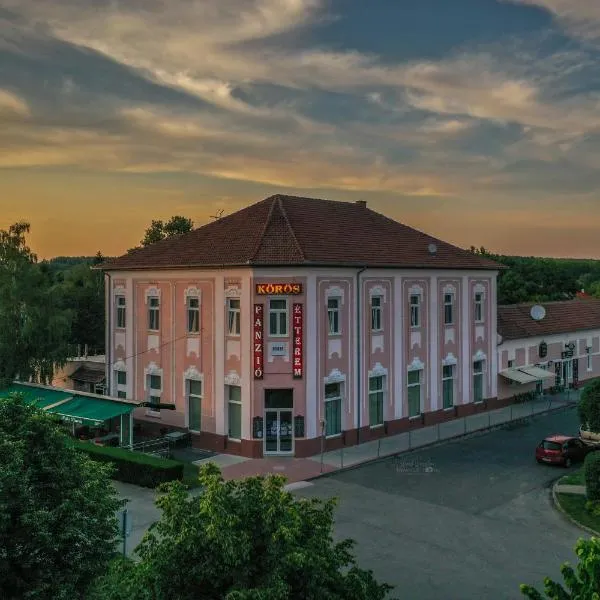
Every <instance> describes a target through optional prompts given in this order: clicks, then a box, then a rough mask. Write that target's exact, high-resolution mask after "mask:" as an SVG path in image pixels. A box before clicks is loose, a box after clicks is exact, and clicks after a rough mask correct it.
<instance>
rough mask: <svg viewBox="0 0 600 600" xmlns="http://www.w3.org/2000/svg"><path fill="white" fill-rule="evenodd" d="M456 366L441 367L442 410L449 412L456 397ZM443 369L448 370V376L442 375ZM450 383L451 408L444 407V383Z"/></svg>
mask: <svg viewBox="0 0 600 600" xmlns="http://www.w3.org/2000/svg"><path fill="white" fill-rule="evenodd" d="M455 367H456V365H442V407H443V409H444V410H451V409H453V408H454V401H455V397H456V368H455ZM445 369H450V376H449V377H448V376H447V375H445V374H444V370H445ZM445 381H451V382H452V384H451V389H452V406H444V400H445V395H444V382H445Z"/></svg>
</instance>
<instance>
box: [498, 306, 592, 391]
mask: <svg viewBox="0 0 600 600" xmlns="http://www.w3.org/2000/svg"><path fill="white" fill-rule="evenodd" d="M540 306H541V310H540V308H539V307H540ZM536 310H537V314H536ZM532 314H533V316H532ZM534 317H536V318H534ZM498 333H499V342H500V343H499V345H498V367H499V374H498V397H499V398H500V399H509V398H511V397H513V396H514V395H515V394H520V393H522V392H527V391H534V390H535V391H536V392H538V393H539V394H541V393H544V392H545V391H547V390H548V389H549V388H551V387H557V386H558V387H567V388H577V387H579V385H580V384H582V383H585V381H586V380H589V379H593V378H596V377H600V300H597V299H593V298H590V297H583V296H579V297H578V298H577V299H575V300H567V301H564V302H547V303H543V304H542V305H535V304H532V303H529V304H515V305H509V306H499V307H498ZM540 370H542V371H544V372H542V371H540Z"/></svg>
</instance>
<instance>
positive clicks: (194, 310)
mask: <svg viewBox="0 0 600 600" xmlns="http://www.w3.org/2000/svg"><path fill="white" fill-rule="evenodd" d="M192 302H196V304H197V306H191V303H192ZM185 308H186V324H185V326H186V331H187V332H188V333H192V334H194V333H200V297H199V296H187V298H186V301H185ZM192 315H194V316H193V318H194V320H195V321H190V319H191V318H192ZM192 324H194V325H195V329H194V328H193V327H190V325H192Z"/></svg>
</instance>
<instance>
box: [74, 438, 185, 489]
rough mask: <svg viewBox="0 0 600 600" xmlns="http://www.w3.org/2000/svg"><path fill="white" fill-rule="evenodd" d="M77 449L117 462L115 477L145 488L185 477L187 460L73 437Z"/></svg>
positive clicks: (100, 459) (115, 464) (106, 460)
mask: <svg viewBox="0 0 600 600" xmlns="http://www.w3.org/2000/svg"><path fill="white" fill-rule="evenodd" d="M71 444H72V445H73V448H75V450H77V451H79V452H85V453H86V454H87V455H88V456H89V457H90V458H91V459H92V460H96V461H98V462H110V463H113V465H114V467H115V471H114V473H113V476H112V478H113V479H116V480H117V481H123V482H125V483H133V484H135V485H140V486H142V487H149V488H155V487H157V486H159V485H160V484H161V483H165V482H167V481H173V480H174V479H179V480H182V479H183V466H184V465H183V463H181V462H179V461H176V460H169V459H167V458H160V457H156V456H149V455H148V454H142V453H141V452H132V451H131V450H124V449H123V448H113V447H110V446H96V445H95V444H92V443H90V442H82V441H79V440H72V441H71Z"/></svg>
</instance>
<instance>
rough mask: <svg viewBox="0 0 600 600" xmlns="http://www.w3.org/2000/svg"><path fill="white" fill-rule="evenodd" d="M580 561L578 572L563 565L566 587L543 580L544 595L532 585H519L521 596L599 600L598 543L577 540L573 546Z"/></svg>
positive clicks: (547, 599)
mask: <svg viewBox="0 0 600 600" xmlns="http://www.w3.org/2000/svg"><path fill="white" fill-rule="evenodd" d="M575 553H576V554H577V557H578V558H579V563H578V564H577V568H576V569H573V567H571V565H570V564H569V563H564V564H563V565H562V566H561V568H560V572H561V574H562V576H563V579H564V584H565V587H563V586H562V585H561V584H560V583H558V582H556V581H553V580H552V579H550V578H549V577H546V578H545V579H544V594H545V595H543V594H542V593H540V592H539V591H538V590H537V589H535V588H534V587H533V586H531V585H526V584H523V585H521V593H522V594H523V595H524V596H525V597H527V598H529V600H600V540H598V538H595V537H592V538H590V539H588V540H586V539H580V540H579V541H578V542H577V544H576V546H575Z"/></svg>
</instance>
